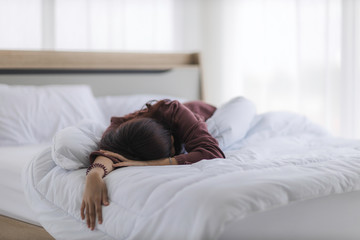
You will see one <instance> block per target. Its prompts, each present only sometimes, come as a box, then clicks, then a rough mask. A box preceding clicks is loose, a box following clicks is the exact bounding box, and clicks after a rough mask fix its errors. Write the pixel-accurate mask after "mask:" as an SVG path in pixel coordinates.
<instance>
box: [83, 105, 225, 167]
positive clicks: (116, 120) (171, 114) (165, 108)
mask: <svg viewBox="0 0 360 240" xmlns="http://www.w3.org/2000/svg"><path fill="white" fill-rule="evenodd" d="M215 110H216V108H215V107H214V106H211V105H209V104H206V103H204V102H202V101H192V102H188V103H184V104H181V103H180V102H179V101H170V100H162V101H159V102H157V103H156V104H154V105H153V106H151V107H150V109H143V110H140V111H137V112H134V113H131V114H128V115H126V116H124V117H112V118H111V124H110V126H109V127H108V128H107V129H106V131H105V133H104V135H105V134H106V133H107V132H108V131H113V130H115V129H116V128H117V127H118V126H119V125H121V124H122V123H124V122H126V121H129V120H131V119H134V118H141V117H152V118H154V119H157V120H159V121H161V122H166V123H167V124H168V125H169V127H170V128H171V129H172V131H173V132H174V133H175V135H176V136H177V137H178V138H179V140H180V141H181V143H183V144H184V147H185V150H186V152H187V153H185V154H179V155H176V156H174V157H175V159H176V161H177V162H178V164H191V163H195V162H198V161H200V160H202V159H213V158H224V157H225V155H224V153H223V152H222V151H221V149H220V148H219V145H218V142H217V141H216V139H215V138H213V137H212V136H211V135H210V133H209V132H208V130H207V126H206V123H205V121H206V120H207V119H208V118H209V117H211V116H212V115H213V113H214V112H215ZM98 155H103V154H102V153H101V152H99V151H96V152H93V153H91V155H90V161H91V162H93V161H94V160H95V158H96V156H98ZM111 160H112V161H113V162H114V163H116V162H118V160H117V159H115V158H111Z"/></svg>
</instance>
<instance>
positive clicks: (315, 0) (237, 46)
mask: <svg viewBox="0 0 360 240" xmlns="http://www.w3.org/2000/svg"><path fill="white" fill-rule="evenodd" d="M206 4H207V8H205V11H207V14H205V15H204V18H205V20H204V22H207V20H209V21H212V22H216V23H217V25H214V28H213V29H207V30H206V31H205V32H204V36H203V38H204V39H216V41H215V42H214V44H207V43H206V42H205V44H204V49H203V51H204V54H205V55H207V56H208V57H209V58H205V66H206V68H205V69H206V71H205V73H206V74H207V75H206V77H207V80H208V83H209V84H208V85H207V93H208V95H207V98H208V100H209V101H212V102H214V103H218V102H223V101H225V100H227V99H229V98H231V97H233V96H236V95H244V96H246V97H248V98H249V99H252V100H253V101H254V102H255V103H256V105H257V107H258V112H265V111H274V110H291V111H294V112H298V113H301V114H304V115H306V116H307V117H309V118H310V119H312V120H313V121H315V122H317V123H319V124H321V125H323V126H325V127H326V128H327V129H328V130H329V131H331V132H332V133H333V134H335V135H339V136H344V137H358V138H359V137H360V128H359V126H360V115H359V111H360V97H359V95H360V88H359V87H360V86H359V85H360V82H359V81H360V79H359V77H360V75H359V69H360V65H359V57H360V50H359V49H360V48H359V47H360V45H359V44H360V38H359V37H360V35H359V33H360V24H359V20H360V9H359V1H357V0H344V1H341V0H239V1H237V0H223V1H217V0H213V1H211V0H210V1H208V2H207V3H206ZM214 17H215V18H217V19H214ZM219 79H221V82H219Z"/></svg>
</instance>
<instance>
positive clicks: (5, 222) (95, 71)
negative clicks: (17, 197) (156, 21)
mask: <svg viewBox="0 0 360 240" xmlns="http://www.w3.org/2000/svg"><path fill="white" fill-rule="evenodd" d="M99 79H101V81H99ZM0 83H4V84H10V85H49V84H87V85H90V86H91V87H92V90H93V93H94V95H95V96H105V95H129V94H158V95H170V96H174V97H180V98H185V99H188V100H195V99H203V96H204V94H203V87H202V85H203V83H202V78H201V67H200V55H199V53H128V52H127V53H121V52H60V51H0ZM15 232H16V236H14V235H15V234H14V233H15ZM25 236H26V239H53V238H52V237H51V236H50V235H49V234H48V233H47V232H46V231H45V230H44V229H43V228H42V227H39V226H36V225H32V224H29V223H25V222H22V221H18V220H15V219H12V218H9V217H7V216H1V215H0V239H24V237H25Z"/></svg>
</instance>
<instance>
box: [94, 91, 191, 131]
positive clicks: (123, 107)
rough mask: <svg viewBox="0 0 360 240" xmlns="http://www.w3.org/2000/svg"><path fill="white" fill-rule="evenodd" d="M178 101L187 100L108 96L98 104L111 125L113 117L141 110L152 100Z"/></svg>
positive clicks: (148, 96)
mask: <svg viewBox="0 0 360 240" xmlns="http://www.w3.org/2000/svg"><path fill="white" fill-rule="evenodd" d="M162 99H170V100H178V101H179V102H184V101H185V99H182V98H176V97H173V96H166V95H151V94H136V95H125V96H106V97H98V98H96V100H97V103H98V105H99V107H100V109H101V111H102V112H103V114H104V117H105V121H106V122H105V123H107V124H109V123H110V119H111V117H113V116H117V117H121V116H124V115H126V114H129V113H132V112H135V111H137V110H140V109H141V108H143V107H144V106H145V104H146V103H147V102H149V101H151V100H162Z"/></svg>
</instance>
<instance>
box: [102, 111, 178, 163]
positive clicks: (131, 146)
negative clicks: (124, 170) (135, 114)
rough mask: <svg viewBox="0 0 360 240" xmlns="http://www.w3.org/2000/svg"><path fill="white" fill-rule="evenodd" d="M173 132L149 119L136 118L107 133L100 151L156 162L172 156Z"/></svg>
mask: <svg viewBox="0 0 360 240" xmlns="http://www.w3.org/2000/svg"><path fill="white" fill-rule="evenodd" d="M171 148H172V143H171V131H170V129H168V128H167V127H166V126H165V125H164V124H161V123H160V122H158V121H157V120H155V119H153V118H148V117H142V118H135V119H132V120H129V121H127V122H124V123H122V124H120V125H119V127H117V128H116V129H115V130H113V131H109V132H106V133H105V134H104V135H103V137H102V139H101V141H100V149H103V150H108V151H111V152H115V153H118V154H121V155H123V156H124V157H126V158H128V159H133V160H154V159H161V158H166V157H169V156H170V155H171Z"/></svg>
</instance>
